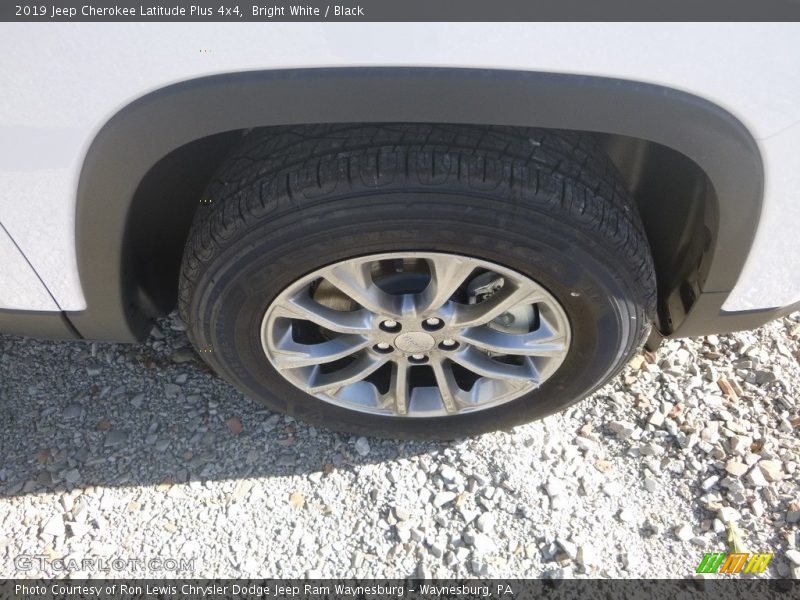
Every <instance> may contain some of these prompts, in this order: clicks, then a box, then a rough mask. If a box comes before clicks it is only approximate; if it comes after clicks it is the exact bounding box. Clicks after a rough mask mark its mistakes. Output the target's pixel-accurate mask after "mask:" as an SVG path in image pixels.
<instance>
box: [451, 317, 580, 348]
mask: <svg viewBox="0 0 800 600" xmlns="http://www.w3.org/2000/svg"><path fill="white" fill-rule="evenodd" d="M458 340H459V341H461V342H466V343H468V344H471V345H473V346H476V347H478V348H481V349H483V350H486V351H489V352H496V353H498V354H514V355H523V356H560V355H562V354H564V353H565V352H566V351H567V340H566V338H565V336H563V335H561V334H560V333H557V332H555V331H553V329H552V327H550V325H549V324H548V323H546V322H545V321H544V320H542V323H541V326H540V327H539V329H537V330H536V331H532V332H530V333H525V334H513V333H503V332H502V331H497V330H495V329H492V328H491V327H487V326H485V325H481V326H478V327H470V328H468V329H465V330H463V331H462V332H461V333H460V334H459V335H458Z"/></svg>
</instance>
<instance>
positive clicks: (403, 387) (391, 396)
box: [381, 361, 409, 416]
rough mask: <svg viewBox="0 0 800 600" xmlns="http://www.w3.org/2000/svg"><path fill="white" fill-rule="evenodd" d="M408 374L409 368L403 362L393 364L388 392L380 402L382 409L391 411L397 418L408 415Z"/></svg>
mask: <svg viewBox="0 0 800 600" xmlns="http://www.w3.org/2000/svg"><path fill="white" fill-rule="evenodd" d="M408 372H409V366H408V364H407V363H406V362H405V361H396V362H395V363H394V365H393V366H392V380H391V383H390V384H389V391H388V392H387V394H386V396H385V397H384V398H383V400H382V402H381V406H382V407H383V408H387V409H389V410H391V411H392V412H393V413H394V414H396V415H398V416H405V415H407V414H408V395H409V394H408V391H409V390H408Z"/></svg>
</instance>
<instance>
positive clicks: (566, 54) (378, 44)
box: [0, 23, 800, 312]
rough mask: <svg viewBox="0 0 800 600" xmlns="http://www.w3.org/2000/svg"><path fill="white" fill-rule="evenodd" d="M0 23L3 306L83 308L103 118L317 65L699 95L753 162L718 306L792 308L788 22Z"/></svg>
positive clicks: (796, 120) (795, 247)
mask: <svg viewBox="0 0 800 600" xmlns="http://www.w3.org/2000/svg"><path fill="white" fill-rule="evenodd" d="M0 33H2V36H0V48H2V51H3V52H2V59H0V61H1V62H0V64H2V91H0V225H2V227H0V281H1V282H2V283H1V284H0V309H5V310H17V311H43V312H70V311H82V310H84V309H86V308H87V300H86V296H85V290H84V286H83V285H82V282H81V277H80V275H79V269H78V258H77V254H76V253H77V250H76V248H77V240H76V210H77V206H76V198H77V195H78V185H79V179H80V176H81V171H82V168H83V166H84V161H85V159H86V156H87V152H88V150H89V148H90V146H91V145H92V143H93V141H94V140H95V138H96V136H97V135H98V132H99V131H101V129H102V128H103V126H104V125H105V124H106V123H107V122H109V120H110V119H112V117H113V116H114V115H115V114H117V113H118V112H119V111H121V110H122V109H124V108H125V107H126V106H129V105H131V104H132V103H134V102H136V101H137V99H139V98H141V97H143V96H145V95H147V94H149V93H152V92H154V91H157V90H160V89H162V88H166V87H168V86H171V85H173V84H176V83H179V82H185V81H190V80H194V79H197V78H202V77H207V76H211V75H221V74H226V73H239V72H246V71H252V72H260V71H273V70H283V69H308V68H320V67H326V68H341V67H445V68H459V69H460V68H472V69H476V68H479V69H493V70H513V71H525V72H540V73H541V72H545V73H561V74H577V75H591V76H598V77H609V78H614V79H619V80H626V81H633V82H642V83H647V84H655V85H659V86H663V87H666V88H670V89H674V90H677V91H680V92H686V93H688V94H692V95H694V96H698V97H700V98H702V99H705V100H707V101H708V102H710V103H712V104H714V105H716V106H719V107H720V108H721V109H723V110H725V111H727V112H728V113H730V114H731V115H733V117H735V118H736V119H738V121H739V122H740V123H741V124H742V125H744V127H745V128H746V129H747V131H749V133H750V135H751V136H752V138H753V139H754V140H755V142H756V144H757V146H758V150H759V152H760V154H761V158H762V161H763V170H764V188H763V195H762V199H761V211H760V215H759V216H758V222H757V226H756V228H755V235H754V239H753V241H752V245H751V247H750V250H749V254H748V255H747V258H746V262H745V264H744V267H743V269H742V270H741V273H740V275H739V277H738V280H737V281H736V283H735V286H734V287H733V289H732V290H730V292H729V293H727V297H726V299H725V300H724V304H723V305H722V309H723V310H724V311H730V312H736V311H753V310H761V309H775V308H784V307H788V306H790V305H793V304H795V303H798V302H800V271H798V269H797V265H798V264H800V241H798V236H797V223H800V153H798V148H800V77H797V73H798V72H800V46H798V44H797V38H798V34H800V27H799V26H798V25H797V24H778V23H773V24H745V23H738V24H736V23H730V24H668V23H663V24H659V23H649V24H644V23H642V24H614V23H595V24H581V23H574V24H546V23H540V24H535V23H521V24H510V23H498V24H479V23H469V24H449V23H408V24H379V23H370V24H351V23H302V24H297V23H280V24H278V23H275V24H270V25H269V26H268V27H267V26H265V25H263V24H259V23H240V24H239V23H237V24H228V23H214V24H195V23H181V24H175V23H173V24H166V23H163V24H123V23H105V24H90V23H80V24H79V23H58V24H56V23H53V24H39V23H36V24H29V23H20V24H8V23H5V24H2V25H0ZM721 250H722V251H723V252H724V251H725V249H724V248H723V249H721Z"/></svg>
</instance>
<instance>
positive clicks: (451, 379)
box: [431, 361, 459, 415]
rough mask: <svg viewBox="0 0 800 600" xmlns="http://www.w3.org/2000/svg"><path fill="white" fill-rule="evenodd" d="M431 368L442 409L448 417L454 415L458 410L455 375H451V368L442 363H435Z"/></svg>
mask: <svg viewBox="0 0 800 600" xmlns="http://www.w3.org/2000/svg"><path fill="white" fill-rule="evenodd" d="M431 367H433V374H434V376H435V377H436V385H437V386H438V387H439V393H440V394H441V396H442V405H443V406H444V409H445V410H446V411H447V414H449V415H454V414H456V413H457V412H458V408H459V407H458V404H459V403H458V399H457V397H456V392H457V390H458V385H457V384H456V378H455V375H453V368H452V367H451V366H450V365H449V364H446V363H445V362H444V361H436V362H434V363H433V364H432V365H431Z"/></svg>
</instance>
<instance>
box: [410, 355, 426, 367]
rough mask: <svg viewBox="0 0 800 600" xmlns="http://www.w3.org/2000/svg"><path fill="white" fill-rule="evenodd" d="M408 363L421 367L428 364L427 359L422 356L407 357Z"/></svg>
mask: <svg viewBox="0 0 800 600" xmlns="http://www.w3.org/2000/svg"><path fill="white" fill-rule="evenodd" d="M408 362H410V363H412V364H414V365H423V364H425V363H426V362H428V357H427V356H425V355H424V354H412V355H411V356H409V357H408Z"/></svg>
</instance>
